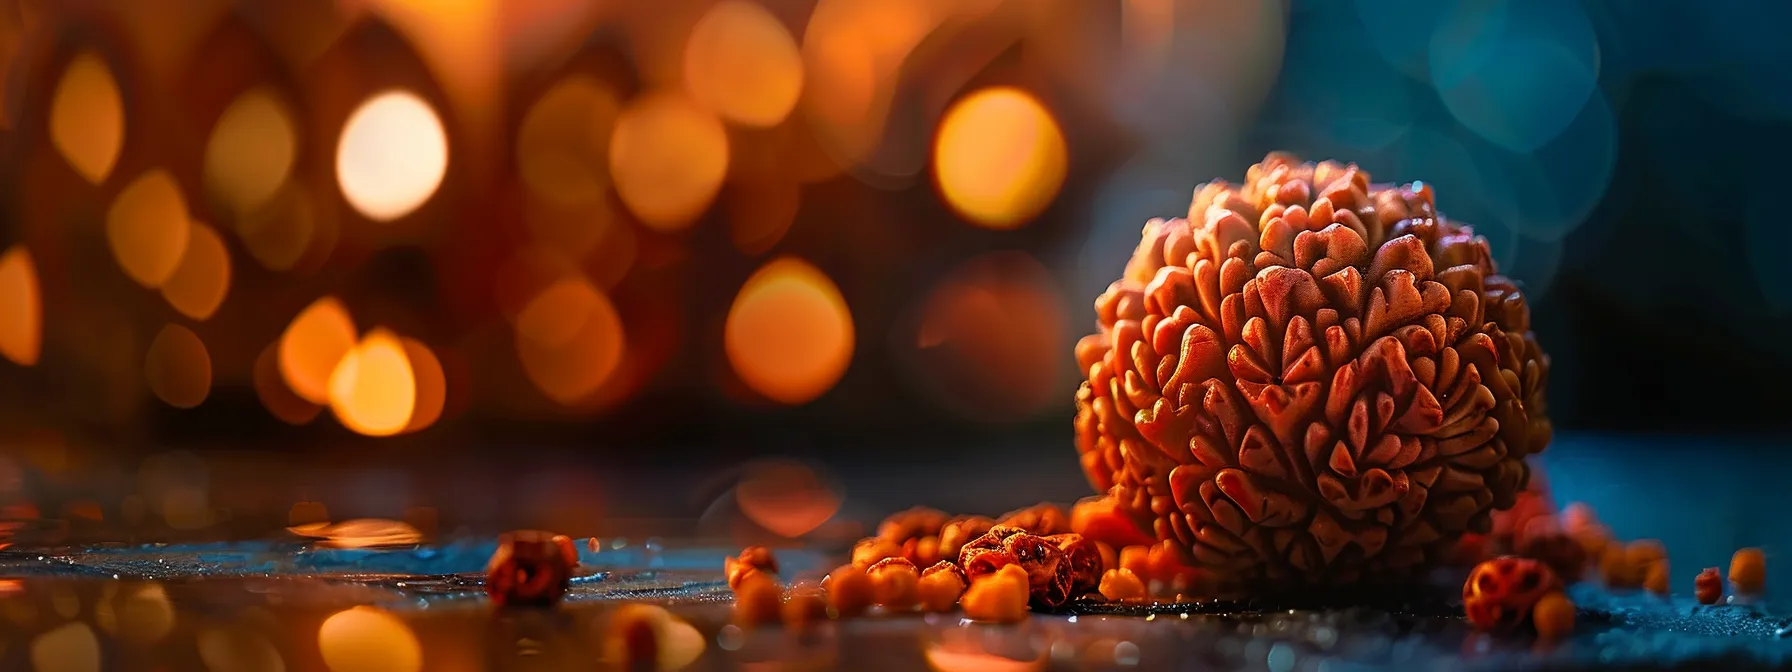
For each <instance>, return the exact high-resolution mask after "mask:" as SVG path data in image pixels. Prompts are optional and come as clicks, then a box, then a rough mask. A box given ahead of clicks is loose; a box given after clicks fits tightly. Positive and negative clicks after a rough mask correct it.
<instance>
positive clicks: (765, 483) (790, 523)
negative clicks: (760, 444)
mask: <svg viewBox="0 0 1792 672" xmlns="http://www.w3.org/2000/svg"><path fill="white" fill-rule="evenodd" d="M734 501H735V503H737V504H739V505H740V511H741V514H743V515H745V516H746V517H747V518H748V519H749V520H752V521H753V522H754V523H757V524H758V525H759V526H760V527H763V528H765V529H767V530H771V531H772V532H773V533H776V534H780V535H783V536H785V537H800V536H803V535H805V534H808V533H809V532H811V531H814V530H815V528H818V527H821V524H822V523H825V522H828V519H829V518H833V517H834V514H835V513H838V512H839V511H840V495H839V494H837V493H835V492H834V489H833V488H832V487H830V486H829V485H828V484H827V482H826V481H824V480H822V478H821V475H820V474H817V473H815V470H814V469H811V468H809V466H808V465H805V464H803V463H801V462H792V461H789V460H766V461H762V462H756V463H753V464H750V465H748V466H747V468H746V473H745V474H744V475H742V476H741V479H740V483H739V484H738V485H736V486H735V488H734Z"/></svg>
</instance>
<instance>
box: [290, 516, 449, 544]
mask: <svg viewBox="0 0 1792 672" xmlns="http://www.w3.org/2000/svg"><path fill="white" fill-rule="evenodd" d="M294 531H295V533H297V532H298V530H297V529H295V530H294ZM300 534H301V535H302V536H309V537H317V538H319V539H321V541H319V542H317V545H319V546H323V547H325V548H384V547H392V546H413V545H416V544H421V543H423V533H421V532H418V531H417V529H416V528H414V527H411V526H410V525H409V524H408V523H402V522H399V521H396V520H387V519H384V518H359V519H355V520H345V521H343V522H340V523H337V524H334V525H328V524H326V525H324V526H322V527H318V528H314V529H309V530H306V531H305V532H303V533H300Z"/></svg>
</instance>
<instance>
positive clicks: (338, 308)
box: [280, 296, 355, 405]
mask: <svg viewBox="0 0 1792 672" xmlns="http://www.w3.org/2000/svg"><path fill="white" fill-rule="evenodd" d="M353 347H355V323H354V321H353V320H350V319H349V316H348V309H347V308H344V307H343V306H342V302H341V301H337V300H336V298H335V297H330V296H326V297H324V298H321V299H318V300H317V301H316V302H313V303H312V304H311V305H310V306H308V307H306V308H305V310H304V311H303V312H300V313H299V315H298V317H294V318H292V324H289V325H286V332H285V333H283V334H281V335H280V378H281V379H282V380H284V381H286V387H287V388H288V389H291V390H292V391H293V393H295V394H297V395H299V398H300V399H304V400H306V401H309V402H311V403H313V404H320V405H321V404H328V403H330V375H331V374H332V373H334V372H335V371H336V364H337V363H338V362H341V361H342V358H343V356H344V355H347V354H348V351H349V350H350V349H351V348H353Z"/></svg>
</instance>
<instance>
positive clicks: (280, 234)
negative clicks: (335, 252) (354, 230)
mask: <svg viewBox="0 0 1792 672" xmlns="http://www.w3.org/2000/svg"><path fill="white" fill-rule="evenodd" d="M319 226H320V224H319V221H318V219H317V212H316V208H315V206H314V205H313V203H312V201H311V194H310V192H309V190H307V189H306V188H305V187H304V186H302V185H300V184H299V183H298V182H296V181H288V182H287V183H286V186H285V187H283V188H281V189H280V190H279V191H278V192H276V193H275V194H274V197H273V198H272V199H271V200H269V201H268V202H267V203H266V204H265V205H263V206H262V207H260V208H257V209H256V210H255V211H254V212H251V213H247V214H245V215H243V216H242V217H240V218H239V219H237V224H236V233H237V236H238V237H239V238H241V239H242V241H243V247H244V248H246V249H248V250H249V256H252V257H255V260H256V261H258V262H261V265H262V267H264V268H266V269H268V270H270V271H290V270H292V269H293V267H294V266H297V265H298V263H299V261H300V260H301V259H304V258H305V253H306V252H310V251H312V250H313V248H319V249H320V251H322V252H328V249H327V247H328V246H330V245H334V244H335V239H334V237H333V235H334V232H333V230H321V231H320V229H319Z"/></svg>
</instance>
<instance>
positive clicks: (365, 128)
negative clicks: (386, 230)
mask: <svg viewBox="0 0 1792 672" xmlns="http://www.w3.org/2000/svg"><path fill="white" fill-rule="evenodd" d="M447 171H448V135H447V132H446V131H444V130H443V128H442V120H441V118H439V117H437V116H436V111H435V109H434V108H432V107H430V105H429V103H428V102H427V101H425V100H423V99H422V98H420V97H418V96H417V94H414V93H411V92H408V91H388V92H385V93H381V94H378V95H375V96H373V97H371V98H368V99H367V101H366V102H363V103H361V106H360V107H358V108H356V109H355V111H354V113H352V114H350V115H349V117H348V122H347V123H346V124H345V125H344V126H343V128H342V138H341V140H339V141H338V143H337V146H336V180H337V184H338V185H339V186H341V187H342V195H343V197H344V198H346V199H348V202H349V205H351V206H354V208H355V210H357V211H359V212H360V213H361V214H363V215H366V216H367V217H368V218H369V219H373V220H376V221H390V220H394V219H398V218H400V217H403V216H405V215H408V214H410V213H411V212H413V211H415V210H416V209H417V208H419V207H422V205H423V204H424V203H425V202H427V201H428V200H429V198H430V197H431V196H433V195H435V193H436V190H437V189H438V188H439V187H441V185H442V177H443V176H444V175H445V174H447Z"/></svg>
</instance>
